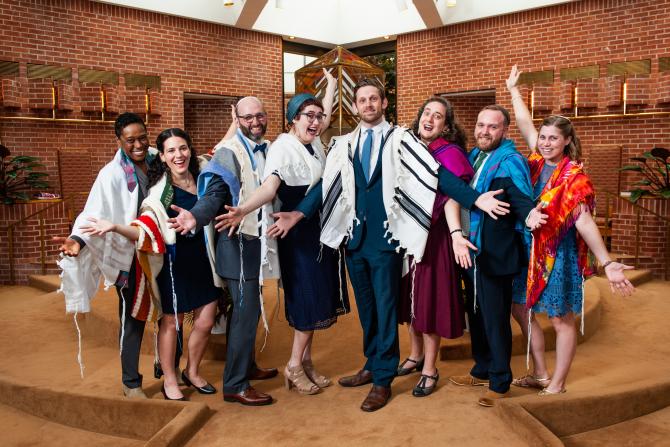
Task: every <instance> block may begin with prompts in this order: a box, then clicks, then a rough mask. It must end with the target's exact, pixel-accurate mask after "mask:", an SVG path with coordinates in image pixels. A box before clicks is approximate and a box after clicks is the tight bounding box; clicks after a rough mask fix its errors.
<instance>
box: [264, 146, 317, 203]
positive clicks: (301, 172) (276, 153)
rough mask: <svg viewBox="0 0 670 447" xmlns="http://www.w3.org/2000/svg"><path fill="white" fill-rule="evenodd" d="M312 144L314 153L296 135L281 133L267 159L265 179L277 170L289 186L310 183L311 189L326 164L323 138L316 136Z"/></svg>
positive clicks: (309, 188)
mask: <svg viewBox="0 0 670 447" xmlns="http://www.w3.org/2000/svg"><path fill="white" fill-rule="evenodd" d="M311 146H312V149H313V150H314V155H311V154H310V153H309V151H308V150H307V148H305V145H304V144H302V143H301V142H300V140H298V138H297V137H296V136H295V135H292V134H288V133H283V134H281V135H279V137H277V139H276V140H275V142H274V144H273V145H272V151H270V152H269V153H268V157H267V160H266V161H265V172H264V174H263V179H266V178H268V177H269V176H270V175H272V174H273V173H274V172H276V173H278V174H279V176H280V177H281V179H282V180H284V182H286V184H287V185H288V186H304V185H308V188H307V191H310V190H311V189H312V188H313V187H314V186H315V185H316V184H317V183H318V182H319V180H321V174H323V168H324V166H325V164H326V153H325V152H324V150H323V146H322V144H321V140H319V138H315V139H314V141H313V142H312V143H311Z"/></svg>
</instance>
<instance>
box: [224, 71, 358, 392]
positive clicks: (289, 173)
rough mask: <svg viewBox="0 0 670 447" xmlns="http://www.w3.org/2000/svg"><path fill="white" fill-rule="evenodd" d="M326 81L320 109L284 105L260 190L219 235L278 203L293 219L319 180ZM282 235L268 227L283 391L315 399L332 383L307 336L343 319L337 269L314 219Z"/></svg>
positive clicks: (297, 99) (299, 101)
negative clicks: (283, 344)
mask: <svg viewBox="0 0 670 447" xmlns="http://www.w3.org/2000/svg"><path fill="white" fill-rule="evenodd" d="M324 72H325V70H324ZM325 74H326V78H327V80H328V87H327V91H326V96H325V107H324V104H322V103H321V101H319V100H318V99H316V98H315V97H314V96H313V95H310V94H305V93H303V94H299V95H296V96H294V97H293V98H292V99H291V101H289V104H288V107H287V112H286V118H287V121H288V122H289V123H290V130H289V132H288V133H285V134H282V135H280V136H279V137H278V138H277V140H276V141H275V142H274V143H273V144H272V146H271V147H270V150H269V151H268V157H267V161H266V165H265V175H264V177H265V180H264V182H263V184H262V185H261V187H260V188H259V189H258V190H257V191H256V192H255V193H254V194H253V195H252V196H251V197H250V198H249V200H247V202H245V203H243V204H240V206H238V207H230V208H229V213H228V214H226V215H225V218H224V219H223V226H224V227H227V226H230V227H231V231H232V228H235V227H236V226H237V225H239V223H240V222H241V220H242V218H243V217H244V216H245V215H247V214H249V213H250V212H253V211H255V210H256V209H257V208H258V207H260V206H261V205H263V204H264V203H267V202H268V201H270V200H273V199H274V198H275V197H278V198H279V200H280V201H281V211H282V212H291V211H294V210H295V208H296V206H297V205H298V203H299V202H300V201H301V200H302V199H303V198H304V197H305V194H306V193H307V191H309V190H310V189H311V188H312V187H314V186H315V185H316V184H317V183H318V182H319V180H320V179H321V175H322V173H323V168H324V166H325V162H326V155H325V153H324V151H323V148H322V145H321V141H320V140H319V138H318V136H319V134H320V133H321V132H322V131H323V130H324V129H326V128H327V127H328V123H329V121H330V120H329V118H328V113H330V109H331V107H332V101H333V95H334V91H335V79H334V78H333V77H332V76H331V75H330V74H328V73H325ZM324 110H326V111H327V112H328V113H324ZM282 214H284V213H282ZM288 214H290V213H288ZM281 228H282V226H280V225H277V224H275V225H273V226H272V227H270V229H269V231H268V235H270V236H273V237H280V239H279V244H278V249H279V263H280V267H281V280H282V284H283V288H284V301H285V307H286V319H287V321H288V323H289V325H291V327H293V328H294V337H293V346H292V349H291V357H290V359H289V361H288V363H287V365H286V368H285V369H284V377H285V384H286V387H287V388H289V389H290V388H295V389H296V390H297V391H298V392H300V393H301V394H315V393H318V392H319V390H320V389H321V388H325V387H327V386H329V385H330V384H331V381H330V379H329V378H327V377H326V376H324V375H322V374H320V373H318V372H317V371H316V370H315V369H314V365H313V363H312V340H313V335H314V331H315V330H319V329H326V328H328V327H330V326H331V325H333V324H334V323H335V322H336V321H337V317H338V315H341V314H343V313H346V312H348V311H349V300H348V296H347V289H346V278H345V274H344V263H343V262H342V256H341V253H340V252H339V251H337V250H333V249H331V248H329V247H325V246H323V247H322V246H321V244H320V242H319V236H320V233H321V225H320V221H319V216H318V215H317V216H315V217H313V218H310V219H302V220H300V221H299V222H298V223H297V224H296V225H295V226H294V227H293V228H291V229H290V230H288V231H287V230H282V229H281Z"/></svg>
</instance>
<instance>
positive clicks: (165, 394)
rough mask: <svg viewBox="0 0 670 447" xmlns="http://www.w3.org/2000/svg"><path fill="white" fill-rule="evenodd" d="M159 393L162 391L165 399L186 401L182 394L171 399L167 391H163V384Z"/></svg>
mask: <svg viewBox="0 0 670 447" xmlns="http://www.w3.org/2000/svg"><path fill="white" fill-rule="evenodd" d="M161 393H163V397H164V398H165V400H181V401H186V398H185V397H184V396H182V397H178V398H176V399H173V398H171V397H169V396H168V395H167V392H166V391H165V384H163V387H162V388H161Z"/></svg>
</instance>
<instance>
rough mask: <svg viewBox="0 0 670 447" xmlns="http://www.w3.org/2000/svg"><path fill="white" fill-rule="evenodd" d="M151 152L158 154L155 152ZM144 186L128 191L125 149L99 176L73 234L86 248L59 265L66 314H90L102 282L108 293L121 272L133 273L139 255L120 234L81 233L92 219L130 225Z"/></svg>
mask: <svg viewBox="0 0 670 447" xmlns="http://www.w3.org/2000/svg"><path fill="white" fill-rule="evenodd" d="M149 151H150V152H152V153H156V150H155V149H153V148H150V149H149ZM139 188H140V185H139V184H137V185H136V187H135V189H134V190H133V191H132V192H131V191H129V190H128V184H127V180H126V174H125V172H124V171H123V168H122V167H121V149H119V150H118V151H117V152H116V155H115V156H114V159H113V160H112V161H111V162H109V163H107V164H106V165H105V166H104V167H103V168H102V170H100V172H99V173H98V176H97V178H96V179H95V182H94V183H93V186H92V188H91V192H90V193H89V195H88V199H87V200H86V205H85V206H84V210H83V211H82V212H81V214H80V215H79V216H78V217H77V219H76V220H75V223H74V226H73V231H72V234H73V235H75V236H78V237H80V238H81V239H82V240H83V241H84V242H85V243H86V246H85V247H84V248H83V249H82V250H81V251H80V253H79V256H77V257H63V258H62V259H61V260H60V261H59V262H58V265H59V266H60V268H61V269H62V273H61V280H62V282H61V287H60V289H59V291H61V292H63V294H64V295H65V311H66V312H67V313H73V312H90V310H91V299H92V298H93V297H94V296H95V294H96V293H97V292H98V287H99V285H100V279H101V278H102V279H104V286H105V289H108V288H109V287H110V286H112V285H114V283H115V282H116V280H117V278H118V276H119V272H120V271H126V272H127V271H128V270H130V266H131V264H132V261H133V256H134V253H135V243H134V242H132V241H129V240H128V239H126V238H125V237H123V236H121V235H120V234H117V233H113V232H109V233H107V234H106V235H105V236H104V237H98V236H89V235H86V234H83V233H82V232H81V229H80V228H81V227H82V226H84V225H88V224H89V223H90V222H89V221H88V220H87V218H88V217H95V218H98V219H105V220H108V221H110V222H118V223H128V222H130V221H132V220H133V219H135V217H136V215H137V199H138V191H139Z"/></svg>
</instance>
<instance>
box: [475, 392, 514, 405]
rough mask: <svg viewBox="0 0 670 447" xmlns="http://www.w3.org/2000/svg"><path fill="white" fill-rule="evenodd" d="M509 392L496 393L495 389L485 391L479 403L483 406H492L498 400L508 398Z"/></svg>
mask: <svg viewBox="0 0 670 447" xmlns="http://www.w3.org/2000/svg"><path fill="white" fill-rule="evenodd" d="M508 394H509V392H507V393H496V392H495V391H493V390H486V393H484V395H483V396H482V397H480V398H479V400H478V401H477V403H478V404H479V405H481V406H482V407H492V406H494V405H495V404H496V401H498V400H500V399H504V398H506V397H507V395H508Z"/></svg>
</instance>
